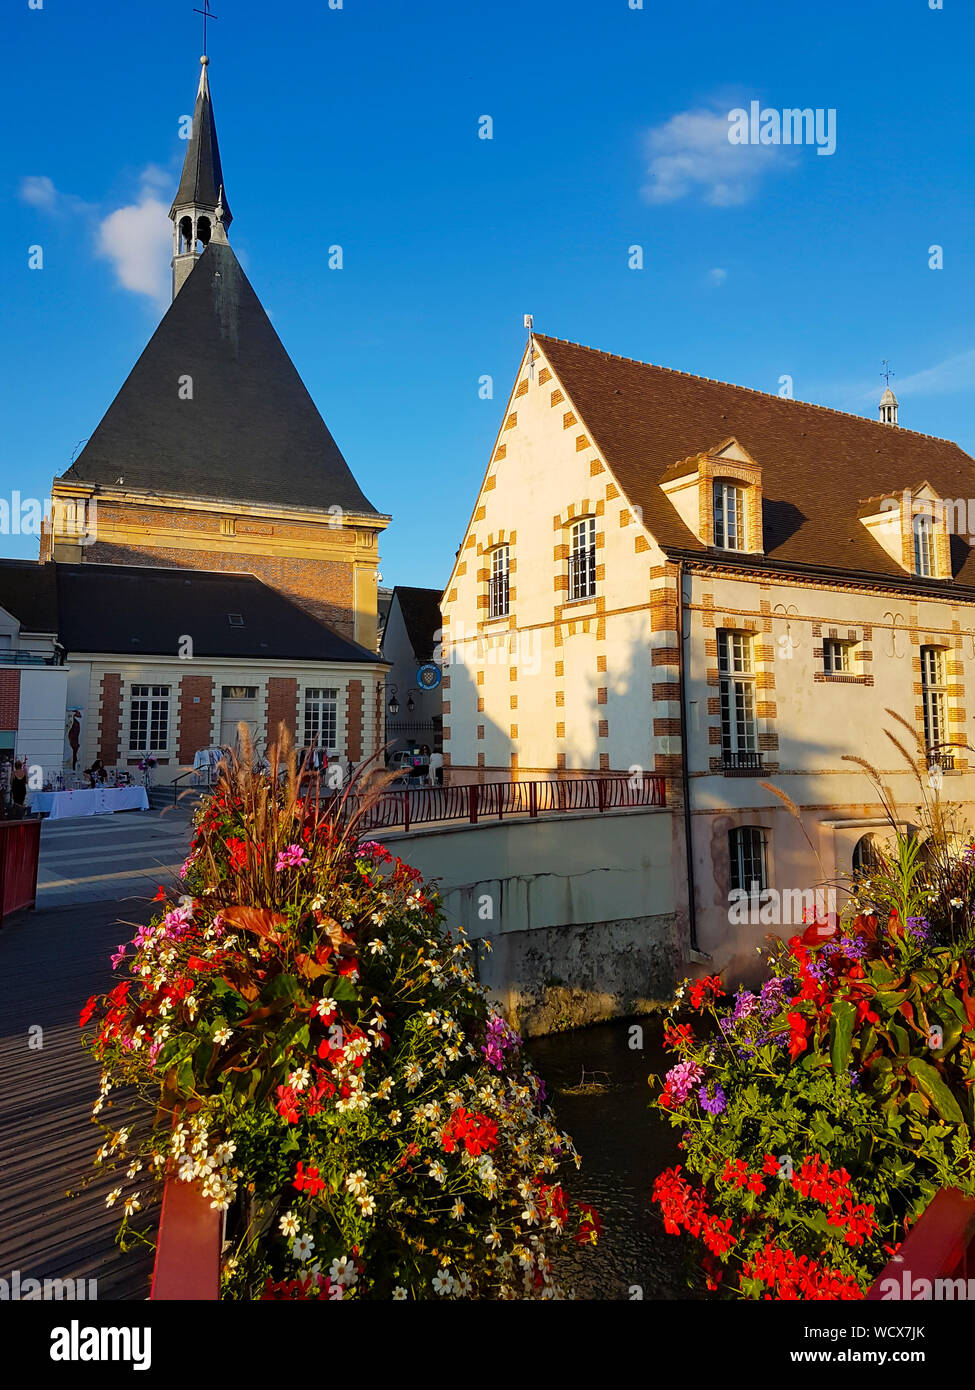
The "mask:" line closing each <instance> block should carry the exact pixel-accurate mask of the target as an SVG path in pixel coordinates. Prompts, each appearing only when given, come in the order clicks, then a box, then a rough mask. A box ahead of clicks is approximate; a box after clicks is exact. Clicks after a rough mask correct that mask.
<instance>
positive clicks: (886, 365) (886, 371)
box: [880, 357, 896, 386]
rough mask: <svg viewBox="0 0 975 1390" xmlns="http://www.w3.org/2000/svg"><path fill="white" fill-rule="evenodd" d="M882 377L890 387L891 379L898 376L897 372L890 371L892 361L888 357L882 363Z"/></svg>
mask: <svg viewBox="0 0 975 1390" xmlns="http://www.w3.org/2000/svg"><path fill="white" fill-rule="evenodd" d="M880 375H881V376H882V377H883V379H884V381H886V383H887V385H888V386H889V385H890V379H891V377H892V376H896V372H892V371H891V370H890V360H889V358H887V357H885V358H884V360H883V362H882V363H881V372H880Z"/></svg>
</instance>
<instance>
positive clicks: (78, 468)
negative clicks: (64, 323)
mask: <svg viewBox="0 0 975 1390" xmlns="http://www.w3.org/2000/svg"><path fill="white" fill-rule="evenodd" d="M187 378H188V379H189V380H190V381H191V382H192V393H193V394H192V399H191V400H189V399H180V395H181V392H180V390H179V383H180V381H181V380H183V381H185V380H186V379H187ZM183 394H185V392H184V393H183ZM62 476H63V478H64V479H65V480H66V481H71V482H81V483H93V484H96V485H100V486H105V487H113V488H114V487H116V486H121V487H128V488H132V489H134V490H136V491H145V492H153V491H155V492H158V493H160V494H166V495H168V494H172V493H177V494H179V493H181V494H183V495H186V496H192V497H200V498H220V499H224V500H228V501H239V502H255V503H265V504H269V505H273V504H276V503H280V504H281V505H285V506H294V507H311V508H320V509H325V510H327V509H328V508H329V507H332V506H338V507H341V508H342V509H343V510H344V511H347V512H364V513H371V514H373V515H377V516H378V515H379V513H377V512H376V510H375V508H374V507H373V506H372V504H371V503H370V502H369V501H367V499H366V498H365V496H364V495H363V493H362V492H361V491H360V489H359V485H358V484H357V482H356V480H355V478H354V477H353V476H352V472H351V470H350V469H349V466H348V464H347V463H346V461H345V459H344V458H343V457H342V454H341V452H340V450H339V447H338V445H337V444H336V443H335V440H334V439H333V438H332V436H331V434H330V433H329V431H328V429H327V427H326V425H325V422H324V420H323V419H322V417H321V415H320V414H319V413H318V410H317V408H316V406H315V403H314V401H313V400H312V398H311V396H310V395H309V394H308V391H307V389H306V388H305V385H304V383H303V382H302V380H301V377H300V376H299V375H298V373H297V371H296V370H295V367H294V364H293V363H292V361H291V358H290V357H289V356H288V354H287V352H286V351H285V349H284V347H283V345H282V343H281V340H280V338H279V337H278V335H277V334H276V333H275V331H274V329H273V328H272V326H271V321H270V319H269V318H268V316H267V314H266V313H265V311H264V308H263V306H262V304H261V302H260V300H259V299H258V297H257V295H256V294H255V293H254V290H253V288H252V286H251V284H250V282H249V280H248V279H247V276H246V275H245V274H244V272H243V270H242V269H241V267H240V264H239V262H238V260H237V257H236V256H235V255H234V252H233V250H232V248H231V247H230V246H229V245H227V244H226V243H216V242H211V243H210V245H209V246H208V247H207V248H206V250H205V251H204V252H203V254H202V255H201V256H200V258H199V260H198V261H197V262H196V264H195V266H194V267H193V269H192V271H191V272H190V274H189V276H188V277H187V279H186V281H185V283H184V284H183V287H182V289H181V290H180V291H179V293H178V294H177V296H176V298H175V300H174V301H173V303H172V304H171V305H170V307H169V309H168V310H167V312H166V315H165V317H164V318H163V320H162V322H161V323H160V325H159V327H158V328H157V329H156V331H155V333H154V334H153V335H152V338H151V339H150V340H149V344H148V346H147V347H146V349H145V351H144V352H143V354H142V356H141V357H140V358H139V360H138V362H137V363H136V364H135V366H134V367H133V368H132V371H131V372H130V373H129V376H128V378H127V379H126V381H125V384H124V385H123V386H122V389H121V390H120V391H119V393H118V395H117V396H116V397H115V400H114V401H113V402H112V404H111V405H110V406H109V408H108V410H107V411H106V413H105V416H104V418H103V419H102V421H101V423H100V424H99V425H98V427H97V428H96V430H95V432H94V434H93V435H92V436H91V438H90V439H89V440H88V443H87V444H86V445H85V447H84V449H83V450H82V452H81V453H80V455H79V456H78V458H77V459H76V460H75V462H74V463H73V464H72V465H71V467H70V468H69V469H68V470H67V472H65V473H64V474H63V475H62ZM119 478H121V479H123V482H122V483H121V484H119V482H118V480H119Z"/></svg>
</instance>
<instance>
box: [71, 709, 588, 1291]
mask: <svg viewBox="0 0 975 1390" xmlns="http://www.w3.org/2000/svg"><path fill="white" fill-rule="evenodd" d="M240 743H241V748H240V755H239V757H236V758H235V757H230V758H228V759H227V760H225V762H224V763H223V764H222V765H221V768H220V775H219V781H218V784H217V787H216V789H215V791H214V793H213V794H212V795H211V796H209V797H207V798H206V799H205V800H204V801H203V802H202V804H201V806H200V809H199V811H198V813H197V816H196V826H195V831H196V833H195V835H194V838H193V843H192V846H191V850H190V853H189V855H188V857H187V861H186V863H185V865H184V881H183V883H182V885H181V886H182V888H183V890H184V891H183V893H182V894H181V895H179V901H178V902H177V901H175V900H174V898H173V896H172V895H169V894H167V893H166V892H165V891H164V890H162V889H161V890H160V893H159V894H158V895H157V902H158V904H159V910H158V915H157V916H156V917H155V918H154V920H153V922H152V923H151V924H150V925H149V926H147V927H144V928H140V929H139V931H138V932H137V933H136V936H135V937H134V938H133V941H132V942H131V943H130V944H129V946H128V947H127V948H125V949H123V948H119V950H120V952H121V956H120V955H119V952H116V960H117V964H118V965H119V967H120V968H127V973H126V976H125V978H123V979H121V980H120V981H119V982H118V984H116V986H115V987H114V988H113V989H112V991H111V992H110V993H109V994H107V995H105V996H101V997H97V998H92V999H90V1000H89V1001H88V1003H87V1004H86V1005H85V1008H84V1009H83V1010H82V1017H81V1022H82V1026H83V1027H85V1028H87V1029H88V1034H87V1045H88V1046H89V1048H90V1050H91V1051H92V1052H93V1053H94V1055H95V1057H96V1058H97V1059H98V1060H99V1062H100V1063H101V1066H102V1080H101V1092H100V1095H99V1097H98V1099H97V1101H96V1103H95V1107H94V1110H95V1118H96V1119H97V1118H98V1117H99V1115H100V1112H102V1111H103V1110H104V1109H107V1108H108V1107H111V1106H112V1102H113V1100H114V1098H115V1096H117V1095H119V1094H120V1093H121V1091H122V1088H130V1089H131V1091H133V1092H134V1094H135V1096H136V1101H135V1107H136V1116H137V1117H141V1118H139V1119H138V1120H133V1122H132V1123H131V1124H129V1125H127V1126H126V1127H125V1129H124V1130H122V1131H119V1129H118V1127H117V1122H116V1124H115V1125H114V1126H113V1125H109V1126H108V1129H109V1130H114V1133H113V1134H110V1135H109V1137H108V1138H107V1140H106V1143H105V1144H103V1145H102V1147H101V1149H100V1150H99V1158H98V1162H99V1163H101V1164H104V1165H105V1166H108V1167H111V1168H113V1169H116V1170H118V1169H121V1170H122V1171H123V1172H124V1174H125V1176H126V1179H127V1183H123V1184H121V1186H120V1188H119V1190H118V1191H117V1193H116V1194H115V1198H114V1199H115V1200H118V1198H119V1197H121V1195H122V1191H123V1190H124V1189H125V1188H126V1187H134V1188H135V1189H136V1197H137V1200H140V1201H141V1203H142V1205H143V1206H144V1205H145V1192H146V1188H147V1184H148V1185H149V1186H152V1184H153V1182H155V1183H156V1184H158V1183H159V1182H160V1181H161V1180H162V1179H163V1178H164V1177H165V1178H168V1180H169V1181H183V1182H192V1183H196V1184H198V1185H199V1188H200V1190H201V1191H202V1193H203V1194H204V1195H205V1196H206V1198H207V1199H208V1200H209V1201H210V1204H211V1206H212V1207H215V1208H217V1209H218V1210H223V1211H226V1212H227V1230H228V1243H227V1244H226V1246H225V1256H224V1260H223V1269H222V1290H223V1295H224V1296H225V1297H229V1298H240V1299H255V1298H273V1299H287V1300H290V1299H307V1298H314V1299H319V1300H325V1301H338V1300H341V1299H349V1298H353V1299H363V1298H365V1299H387V1298H391V1299H394V1300H402V1299H438V1298H488V1299H493V1298H500V1299H512V1298H545V1299H547V1298H557V1297H560V1296H562V1292H563V1291H562V1290H561V1289H560V1288H559V1285H558V1284H557V1282H556V1280H555V1278H554V1276H553V1272H552V1263H551V1254H552V1250H553V1248H555V1247H557V1246H558V1244H559V1242H561V1241H564V1240H575V1241H577V1242H579V1243H581V1244H586V1245H588V1244H590V1243H595V1239H596V1236H597V1234H598V1217H597V1215H596V1213H595V1212H594V1211H593V1210H592V1209H591V1208H587V1207H585V1206H584V1205H580V1204H578V1203H573V1202H572V1201H571V1200H570V1199H569V1196H568V1194H567V1192H566V1189H565V1187H564V1186H563V1185H562V1184H563V1181H564V1179H563V1177H562V1173H563V1171H564V1170H565V1169H566V1168H567V1167H568V1166H569V1165H571V1164H575V1165H576V1166H578V1163H579V1158H578V1155H577V1153H576V1151H575V1149H574V1147H573V1144H572V1140H571V1139H570V1138H569V1136H568V1135H566V1134H563V1133H561V1132H560V1131H559V1129H558V1128H557V1127H556V1123H555V1117H554V1116H553V1114H552V1112H551V1110H550V1109H549V1107H548V1106H547V1104H546V1102H545V1092H544V1086H543V1083H542V1082H541V1080H540V1078H539V1077H538V1076H537V1075H536V1073H535V1072H534V1070H533V1068H532V1067H531V1064H530V1063H529V1061H528V1059H527V1057H526V1056H525V1053H524V1051H523V1048H522V1045H521V1039H520V1038H518V1036H517V1034H515V1033H514V1032H513V1031H512V1030H511V1029H510V1028H509V1027H508V1026H507V1024H506V1023H505V1022H504V1020H503V1019H501V1017H500V1015H499V1014H498V1013H497V1012H496V1011H495V1010H494V1009H493V1008H492V1007H491V1005H490V1004H489V1002H488V1000H487V997H486V995H485V993H484V991H483V989H482V988H481V987H480V986H479V985H478V984H477V983H476V981H475V978H474V956H473V950H472V947H471V945H470V944H469V943H468V942H467V940H466V939H465V936H464V932H463V929H462V928H454V929H447V928H446V926H445V923H444V914H443V912H442V909H441V907H440V904H439V901H438V898H437V895H436V892H435V890H434V888H433V887H432V886H431V885H430V884H427V883H424V882H423V880H422V878H421V875H420V874H419V873H417V872H416V871H415V870H414V869H412V868H411V867H410V866H409V865H407V864H405V863H403V862H402V861H401V860H399V859H394V858H393V857H392V856H391V855H390V854H389V853H388V852H387V851H386V850H385V849H384V848H383V846H382V845H381V844H379V843H377V842H376V841H374V840H368V839H365V838H364V837H363V831H364V830H365V829H367V827H368V826H369V825H370V824H371V823H373V822H374V821H376V820H377V819H378V818H379V817H380V815H381V811H382V803H381V795H382V789H383V786H384V784H385V780H386V779H384V778H383V777H381V776H379V777H373V778H372V780H371V782H368V783H367V781H366V778H365V777H363V776H360V777H358V778H356V779H354V780H353V782H352V783H350V784H349V785H347V786H346V787H345V788H344V789H342V790H341V791H339V790H338V789H337V788H332V787H330V786H328V784H327V782H326V780H325V778H324V776H319V775H314V774H311V772H310V768H309V767H308V766H306V767H304V768H302V769H298V768H297V767H296V765H295V757H294V754H293V752H292V750H291V747H290V743H289V741H288V739H287V736H286V734H284V733H282V737H281V739H280V742H279V745H278V747H276V748H273V749H272V750H271V752H270V759H269V762H270V766H269V769H268V770H266V771H265V772H263V773H262V772H260V771H258V770H255V767H254V762H253V750H252V748H251V746H250V742H249V735H248V734H247V733H246V730H242V735H241V741H240ZM130 950H131V954H129V951H130ZM149 1121H151V1123H149ZM99 1122H100V1121H99ZM140 1135H144V1136H145V1137H144V1138H140V1137H139V1136H140ZM135 1209H136V1208H131V1210H135ZM132 1230H133V1228H132V1226H131V1225H130V1224H129V1215H128V1212H126V1213H125V1214H124V1215H123V1221H122V1236H123V1239H127V1238H128V1236H129V1235H130V1234H131V1233H132Z"/></svg>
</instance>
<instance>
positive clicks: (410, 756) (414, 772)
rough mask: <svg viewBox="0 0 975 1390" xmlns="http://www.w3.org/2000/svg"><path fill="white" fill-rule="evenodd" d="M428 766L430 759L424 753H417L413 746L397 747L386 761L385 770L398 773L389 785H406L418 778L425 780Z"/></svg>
mask: <svg viewBox="0 0 975 1390" xmlns="http://www.w3.org/2000/svg"><path fill="white" fill-rule="evenodd" d="M429 766H430V759H429V757H428V756H427V755H426V754H425V753H419V752H417V750H416V749H414V748H398V749H397V750H396V752H395V753H391V754H390V756H389V758H388V759H387V761H386V771H387V772H395V773H397V774H398V776H397V777H396V779H395V781H393V782H391V783H390V785H391V786H394V787H408V786H410V785H411V783H412V784H414V785H415V784H416V782H417V780H418V779H422V780H423V781H424V782H425V781H426V779H427V771H428V769H429Z"/></svg>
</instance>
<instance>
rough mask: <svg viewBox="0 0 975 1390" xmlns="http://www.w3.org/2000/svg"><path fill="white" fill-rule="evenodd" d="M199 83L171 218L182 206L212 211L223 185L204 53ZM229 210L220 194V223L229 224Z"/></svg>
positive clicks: (207, 65)
mask: <svg viewBox="0 0 975 1390" xmlns="http://www.w3.org/2000/svg"><path fill="white" fill-rule="evenodd" d="M200 64H201V67H202V71H201V72H200V85H199V88H198V89H197V93H196V109H195V110H194V112H193V129H192V132H191V134H190V138H189V142H188V144H187V147H186V158H185V160H184V161H183V176H182V178H181V179H180V181H179V189H178V190H177V193H176V197H175V198H174V199H173V206H172V207H171V208H170V210H169V215H170V217H173V218H175V217H176V215H177V213H178V212H181V211H182V210H183V209H199V210H200V211H201V212H202V211H209V212H215V211H216V208H217V202H218V199H219V197H220V192H221V190H222V189H223V170H222V168H221V167H220V148H219V146H218V144H217V127H216V124H215V123H214V119H213V106H212V103H211V101H210V83H209V79H208V77H207V68H208V67H209V64H210V59H209V58H208V57H207V56H206V55H205V54H204V56H203V57H202V58H201V59H200ZM232 221H233V213H232V212H231V211H230V206H229V204H228V203H227V199H226V195H225V194H224V197H223V225H224V227H225V228H226V227H229V226H230V224H231V222H232Z"/></svg>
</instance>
